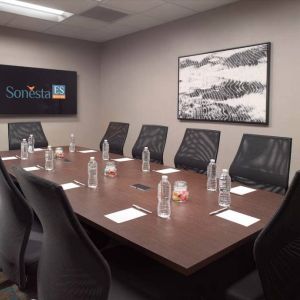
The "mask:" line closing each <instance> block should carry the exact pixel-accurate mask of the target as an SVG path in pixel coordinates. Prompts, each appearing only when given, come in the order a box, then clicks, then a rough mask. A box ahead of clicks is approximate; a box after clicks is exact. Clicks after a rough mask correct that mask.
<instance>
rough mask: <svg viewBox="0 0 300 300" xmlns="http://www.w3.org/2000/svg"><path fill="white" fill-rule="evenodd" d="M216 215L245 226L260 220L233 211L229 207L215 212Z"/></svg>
mask: <svg viewBox="0 0 300 300" xmlns="http://www.w3.org/2000/svg"><path fill="white" fill-rule="evenodd" d="M216 216H218V217H220V218H223V219H225V220H228V221H231V222H234V223H237V224H240V225H243V226H246V227H248V226H250V225H252V224H254V223H256V222H258V221H260V219H257V218H254V217H251V216H248V215H245V214H242V213H239V212H237V211H233V210H231V209H228V210H226V211H223V212H221V213H219V214H217V215H216Z"/></svg>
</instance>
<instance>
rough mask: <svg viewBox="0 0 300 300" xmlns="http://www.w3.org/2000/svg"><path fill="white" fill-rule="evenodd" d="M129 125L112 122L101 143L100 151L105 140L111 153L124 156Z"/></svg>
mask: <svg viewBox="0 0 300 300" xmlns="http://www.w3.org/2000/svg"><path fill="white" fill-rule="evenodd" d="M128 128H129V123H120V122H110V123H109V125H108V127H107V130H106V132H105V134H104V136H103V138H102V140H101V142H100V150H101V151H102V145H103V142H104V140H107V141H108V143H109V152H111V153H115V154H120V155H123V148H124V144H125V141H126V137H127V133H128Z"/></svg>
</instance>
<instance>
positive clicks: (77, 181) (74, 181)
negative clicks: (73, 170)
mask: <svg viewBox="0 0 300 300" xmlns="http://www.w3.org/2000/svg"><path fill="white" fill-rule="evenodd" d="M73 182H75V183H78V184H80V185H83V186H86V184H85V183H82V182H80V181H77V180H75V179H74V180H73Z"/></svg>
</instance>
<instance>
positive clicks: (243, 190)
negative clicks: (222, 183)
mask: <svg viewBox="0 0 300 300" xmlns="http://www.w3.org/2000/svg"><path fill="white" fill-rule="evenodd" d="M255 191H256V189H252V188H249V187H246V186H242V185H239V186H236V187H234V188H232V189H231V190H230V193H233V194H236V195H246V194H248V193H252V192H255Z"/></svg>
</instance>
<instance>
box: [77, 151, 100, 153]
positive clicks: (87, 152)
mask: <svg viewBox="0 0 300 300" xmlns="http://www.w3.org/2000/svg"><path fill="white" fill-rule="evenodd" d="M78 152H80V153H94V152H97V151H96V150H80V151H78Z"/></svg>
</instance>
